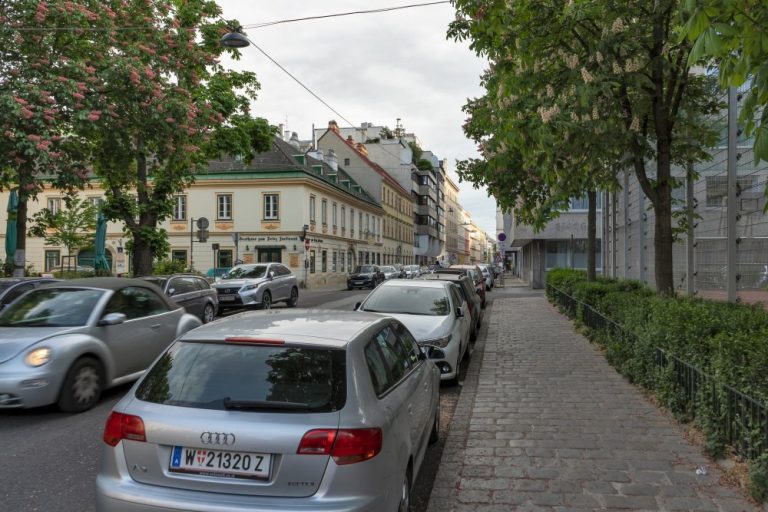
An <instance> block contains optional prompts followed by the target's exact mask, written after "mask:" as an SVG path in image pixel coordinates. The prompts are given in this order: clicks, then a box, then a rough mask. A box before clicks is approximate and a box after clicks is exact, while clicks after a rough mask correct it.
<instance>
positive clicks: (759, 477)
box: [749, 453, 768, 503]
mask: <svg viewBox="0 0 768 512" xmlns="http://www.w3.org/2000/svg"><path fill="white" fill-rule="evenodd" d="M749 480H750V484H749V493H750V494H751V495H752V497H753V498H755V499H756V500H757V501H759V502H761V503H762V502H763V501H765V500H768V453H764V454H762V455H761V456H760V457H758V458H757V459H755V460H753V461H752V462H751V463H750V464H749Z"/></svg>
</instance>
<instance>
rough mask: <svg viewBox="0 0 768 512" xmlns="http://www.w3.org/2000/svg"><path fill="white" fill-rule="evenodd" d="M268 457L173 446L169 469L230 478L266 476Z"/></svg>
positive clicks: (269, 463) (264, 477)
mask: <svg viewBox="0 0 768 512" xmlns="http://www.w3.org/2000/svg"><path fill="white" fill-rule="evenodd" d="M271 466H272V456H271V455H270V454H267V453H249V452H230V451H224V450H209V449H207V448H206V449H204V448H187V447H184V446H174V447H173V450H172V451H171V463H170V467H169V470H170V471H172V472H177V473H192V474H196V475H212V476H224V477H230V478H251V479H259V480H266V479H268V478H269V472H270V468H271Z"/></svg>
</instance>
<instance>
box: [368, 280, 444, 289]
mask: <svg viewBox="0 0 768 512" xmlns="http://www.w3.org/2000/svg"><path fill="white" fill-rule="evenodd" d="M447 284H450V283H448V282H447V281H438V280H434V281H426V280H424V281H422V280H419V279H393V280H389V281H384V282H383V283H382V284H380V285H379V286H387V287H397V288H445V286H446V285H447Z"/></svg>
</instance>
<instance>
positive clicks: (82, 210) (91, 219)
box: [29, 195, 98, 256]
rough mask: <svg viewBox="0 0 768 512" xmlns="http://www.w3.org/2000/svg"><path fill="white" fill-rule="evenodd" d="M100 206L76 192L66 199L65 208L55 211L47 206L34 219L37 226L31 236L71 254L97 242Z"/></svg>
mask: <svg viewBox="0 0 768 512" xmlns="http://www.w3.org/2000/svg"><path fill="white" fill-rule="evenodd" d="M97 213H98V212H97V209H96V207H95V206H93V205H92V204H91V203H90V202H89V201H88V200H87V199H81V198H79V197H78V196H76V195H67V196H66V197H65V198H64V208H61V209H59V210H58V211H55V212H52V211H51V210H49V209H48V208H43V209H42V210H40V211H39V212H37V213H36V214H35V215H34V217H33V218H32V220H33V222H34V225H33V226H32V227H31V228H30V229H29V236H36V237H40V238H43V239H44V240H45V245H53V246H64V247H65V248H66V249H67V255H68V256H72V253H73V252H75V251H77V250H78V249H80V248H81V247H86V246H88V245H92V244H93V242H94V241H93V231H94V229H96V215H97Z"/></svg>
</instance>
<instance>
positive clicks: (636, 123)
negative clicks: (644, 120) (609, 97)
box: [629, 116, 640, 132]
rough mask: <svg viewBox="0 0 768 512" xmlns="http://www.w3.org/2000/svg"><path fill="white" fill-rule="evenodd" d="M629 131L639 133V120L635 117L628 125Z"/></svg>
mask: <svg viewBox="0 0 768 512" xmlns="http://www.w3.org/2000/svg"><path fill="white" fill-rule="evenodd" d="M629 129H630V130H631V131H633V132H639V131H640V118H639V117H637V116H635V117H633V118H632V124H630V125H629Z"/></svg>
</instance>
